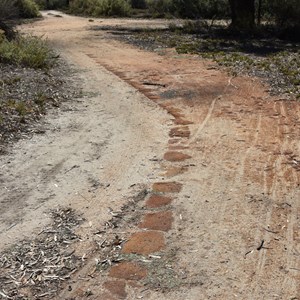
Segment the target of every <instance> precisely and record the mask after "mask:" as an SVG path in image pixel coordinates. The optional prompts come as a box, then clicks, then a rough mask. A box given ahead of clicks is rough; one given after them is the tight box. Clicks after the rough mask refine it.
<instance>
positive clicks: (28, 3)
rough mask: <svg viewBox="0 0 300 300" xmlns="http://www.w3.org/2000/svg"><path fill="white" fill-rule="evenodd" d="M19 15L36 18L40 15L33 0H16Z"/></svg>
mask: <svg viewBox="0 0 300 300" xmlns="http://www.w3.org/2000/svg"><path fill="white" fill-rule="evenodd" d="M16 4H17V7H18V9H19V16H20V17H22V18H36V17H39V16H40V13H39V9H38V6H37V4H36V3H35V2H34V1H33V0H18V1H17V3H16Z"/></svg>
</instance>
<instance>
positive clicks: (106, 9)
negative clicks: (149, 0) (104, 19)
mask: <svg viewBox="0 0 300 300" xmlns="http://www.w3.org/2000/svg"><path fill="white" fill-rule="evenodd" d="M70 11H71V12H72V13H75V14H85V15H91V16H94V17H100V16H120V17H125V16H129V15H130V11H131V6H130V4H129V3H128V2H127V1H126V0H87V1H84V0H74V1H72V2H71V3H70Z"/></svg>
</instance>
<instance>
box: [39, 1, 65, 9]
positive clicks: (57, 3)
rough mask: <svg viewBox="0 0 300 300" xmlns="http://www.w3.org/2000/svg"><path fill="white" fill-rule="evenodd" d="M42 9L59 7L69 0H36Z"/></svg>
mask: <svg viewBox="0 0 300 300" xmlns="http://www.w3.org/2000/svg"><path fill="white" fill-rule="evenodd" d="M35 2H36V4H37V5H38V7H39V8H40V9H59V8H65V7H67V5H68V1H67V0H48V1H46V0H35Z"/></svg>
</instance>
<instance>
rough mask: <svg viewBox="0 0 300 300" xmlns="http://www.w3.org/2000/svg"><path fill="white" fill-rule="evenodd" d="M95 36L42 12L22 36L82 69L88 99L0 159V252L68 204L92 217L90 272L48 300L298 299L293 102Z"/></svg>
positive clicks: (298, 122) (87, 244)
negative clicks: (37, 39) (41, 40)
mask: <svg viewBox="0 0 300 300" xmlns="http://www.w3.org/2000/svg"><path fill="white" fill-rule="evenodd" d="M153 22H154V21H144V20H137V21H135V20H109V19H105V20H95V21H94V22H93V23H94V24H97V23H99V24H101V26H105V25H107V26H145V24H149V23H153ZM154 25H155V26H165V21H159V22H158V23H157V24H154ZM90 26H91V23H90V22H89V21H88V20H87V19H84V18H78V17H70V16H66V15H63V17H62V18H56V17H55V16H53V15H47V14H45V19H44V20H42V21H40V22H37V23H34V24H29V25H26V26H24V27H23V30H24V31H26V32H30V33H34V34H38V35H41V34H45V35H46V36H47V38H48V39H49V42H50V43H51V44H52V45H53V47H55V48H56V49H57V50H58V51H60V53H61V55H62V56H63V57H64V58H65V59H66V60H67V61H68V62H69V63H70V64H71V65H73V67H74V68H76V69H77V70H78V78H79V80H80V84H81V86H82V87H83V92H84V95H85V96H84V97H83V98H82V99H79V100H78V101H74V103H69V104H66V106H65V109H62V112H61V113H60V114H59V115H55V116H49V130H48V131H47V132H46V134H45V135H42V136H34V137H33V138H32V139H31V140H24V141H21V142H19V143H17V144H16V146H15V147H14V149H13V152H12V154H11V155H9V156H6V157H3V158H1V166H0V167H1V170H2V183H3V188H2V189H1V201H2V207H1V223H0V239H1V241H2V243H1V245H0V247H1V250H4V249H5V248H6V249H7V248H8V247H9V246H10V245H13V244H14V243H16V242H18V241H20V240H21V239H23V238H24V237H27V238H29V239H32V238H33V237H34V236H35V234H37V233H38V232H40V231H41V229H42V228H43V227H44V226H46V225H47V224H48V222H49V221H50V218H49V217H48V214H47V211H48V210H49V209H50V208H55V207H58V206H70V207H72V208H73V209H75V210H76V211H78V212H80V213H81V214H82V216H83V217H84V218H85V220H86V222H85V223H83V224H82V225H80V226H79V227H78V228H77V230H76V234H77V235H78V236H80V241H76V242H74V243H73V244H72V245H70V247H71V248H74V249H75V250H76V255H78V257H82V261H83V262H84V266H83V267H82V268H81V269H79V270H77V271H76V272H75V273H73V274H72V276H71V279H69V280H68V281H67V282H65V283H64V282H62V283H61V285H60V286H59V289H58V290H55V291H54V292H53V293H52V292H51V293H49V294H47V293H46V294H45V295H44V296H43V297H46V298H47V297H48V298H53V299H85V298H89V299H125V298H127V299H142V298H144V299H159V298H161V299H182V298H184V299H234V298H237V299H298V298H299V297H300V290H299V274H300V273H299V270H300V266H299V255H300V249H299V244H298V243H299V234H298V231H299V220H298V217H299V209H300V206H299V198H300V187H299V170H300V168H299V164H300V155H299V151H300V143H299V139H298V136H299V131H300V119H299V118H300V112H299V103H298V102H296V101H282V100H279V99H277V98H276V97H271V96H270V95H269V94H268V93H267V89H268V87H266V86H263V85H262V84H261V83H260V82H259V80H258V79H255V78H251V77H234V78H231V77H229V76H228V75H227V74H225V73H223V72H221V71H220V70H218V69H217V68H216V67H215V64H214V63H212V62H209V61H202V60H201V59H199V57H197V56H187V55H178V54H176V53H175V51H173V50H172V49H157V51H155V52H145V51H142V50H139V49H137V48H134V47H132V46H129V45H126V44H123V43H121V42H119V41H115V40H113V39H112V38H111V36H110V34H109V33H107V32H106V31H97V32H95V31H92V30H89V28H90ZM166 183H167V184H166ZM135 195H137V196H135ZM116 219H117V221H116ZM110 265H112V266H110ZM1 284H2V285H3V282H1ZM28 286H30V285H29V284H28ZM50 287H51V286H49V290H50V291H51V290H52V289H50ZM0 290H3V291H6V290H7V286H5V285H4V286H1V289H0ZM22 293H25V294H26V293H27V295H30V292H26V290H25V291H24V290H22ZM28 293H29V294H28ZM55 295H56V296H55ZM2 296H3V295H2ZM31 297H36V295H32V296H31ZM29 298H30V297H29Z"/></svg>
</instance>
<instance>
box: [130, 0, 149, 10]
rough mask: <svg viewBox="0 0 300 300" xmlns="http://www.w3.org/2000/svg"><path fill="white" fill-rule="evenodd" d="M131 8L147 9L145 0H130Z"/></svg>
mask: <svg viewBox="0 0 300 300" xmlns="http://www.w3.org/2000/svg"><path fill="white" fill-rule="evenodd" d="M130 4H131V7H132V8H139V9H145V8H146V7H147V5H146V1H145V0H130Z"/></svg>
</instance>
